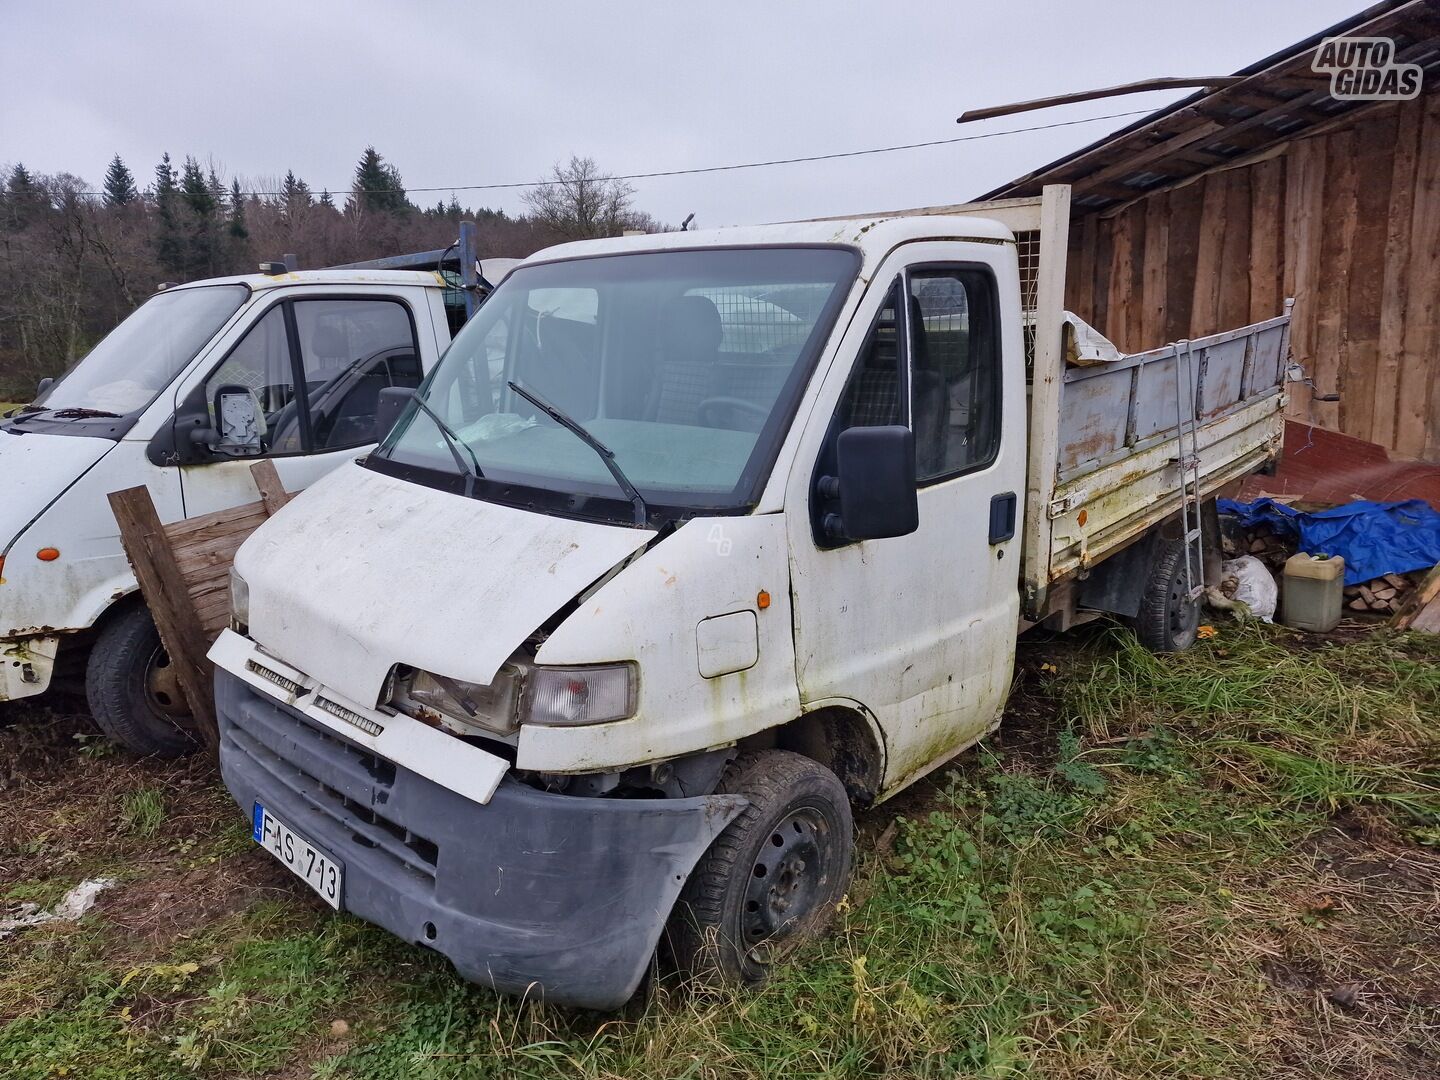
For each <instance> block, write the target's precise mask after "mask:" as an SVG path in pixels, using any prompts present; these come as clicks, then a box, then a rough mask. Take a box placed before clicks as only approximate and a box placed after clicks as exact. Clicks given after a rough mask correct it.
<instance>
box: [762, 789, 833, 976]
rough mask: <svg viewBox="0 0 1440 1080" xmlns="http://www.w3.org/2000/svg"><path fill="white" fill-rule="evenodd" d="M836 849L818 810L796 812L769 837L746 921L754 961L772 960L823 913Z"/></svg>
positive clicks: (770, 833) (777, 825)
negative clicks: (787, 941) (795, 934)
mask: <svg viewBox="0 0 1440 1080" xmlns="http://www.w3.org/2000/svg"><path fill="white" fill-rule="evenodd" d="M833 848H834V843H833V839H832V835H831V828H830V823H829V821H827V820H826V818H825V815H824V814H822V813H821V812H820V811H819V810H818V809H816V808H814V807H809V806H804V807H798V808H797V809H794V810H792V811H790V813H789V814H787V815H785V817H783V818H782V819H781V820H780V821H779V822H777V823H776V824H775V826H774V827H773V828H772V829H771V830H770V831H769V832H768V833H767V834H766V836H765V839H764V841H763V842H762V844H761V846H760V851H759V853H758V854H757V855H756V857H755V861H754V862H753V863H752V865H751V867H750V878H749V881H748V882H747V883H746V887H745V904H744V908H743V910H742V911H741V915H740V938H741V941H743V942H744V946H745V949H746V952H747V955H749V956H750V958H751V959H752V960H765V959H768V958H769V957H770V956H771V955H773V953H774V950H775V949H776V948H777V947H779V946H780V945H782V944H783V943H784V942H785V941H786V940H788V939H790V938H791V937H792V936H793V935H794V933H795V931H796V930H797V929H799V928H800V927H801V926H803V925H804V924H805V922H806V921H807V920H808V919H809V918H810V916H811V915H813V914H814V913H815V912H816V911H818V910H819V909H820V907H821V905H822V904H823V902H824V899H825V896H826V893H827V888H826V887H827V885H828V884H829V881H830V863H831V861H832V856H833Z"/></svg>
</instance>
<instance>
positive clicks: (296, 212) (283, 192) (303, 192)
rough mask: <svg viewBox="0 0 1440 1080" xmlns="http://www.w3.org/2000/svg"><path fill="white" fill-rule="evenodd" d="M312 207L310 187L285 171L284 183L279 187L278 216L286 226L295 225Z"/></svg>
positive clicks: (312, 200) (290, 172)
mask: <svg viewBox="0 0 1440 1080" xmlns="http://www.w3.org/2000/svg"><path fill="white" fill-rule="evenodd" d="M313 205H314V199H313V198H312V197H311V195H310V185H309V184H307V183H305V181H304V180H301V179H300V178H299V177H297V176H296V175H295V173H294V172H293V171H292V170H288V169H287V170H286V172H285V181H284V183H282V184H281V185H280V216H281V218H282V219H283V220H284V221H285V223H286V224H287V225H290V226H294V225H297V224H298V223H299V222H300V220H301V219H302V218H303V217H304V215H305V212H306V211H307V210H309V209H310V207H311V206H313Z"/></svg>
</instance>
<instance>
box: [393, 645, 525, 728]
mask: <svg viewBox="0 0 1440 1080" xmlns="http://www.w3.org/2000/svg"><path fill="white" fill-rule="evenodd" d="M520 678H521V671H520V668H519V667H518V666H516V665H515V664H510V663H507V664H505V665H504V666H502V667H501V668H500V670H499V671H498V672H496V673H495V678H494V679H493V680H492V681H491V682H490V683H488V684H484V683H472V682H465V681H464V680H462V679H448V678H446V677H445V676H443V675H435V674H432V673H431V672H428V671H417V672H415V674H414V675H413V676H411V677H410V678H409V679H406V680H400V681H399V682H398V684H397V687H396V690H395V693H394V696H393V697H392V698H391V699H390V703H391V704H392V705H394V706H395V707H396V708H397V709H399V710H400V711H401V712H403V713H405V714H406V715H407V716H413V717H415V718H416V719H417V720H426V719H432V718H427V716H426V713H425V710H427V709H428V710H432V711H433V712H436V713H441V714H443V715H444V716H446V717H448V718H450V719H451V720H454V721H456V722H457V723H458V724H459V725H460V727H461V728H462V729H466V728H469V727H471V726H475V727H481V728H484V729H485V730H487V731H493V732H494V733H495V734H497V735H508V734H510V733H511V732H512V731H514V730H515V726H516V723H517V720H516V716H515V714H516V711H517V709H518V704H517V702H516V698H517V697H518V696H519V693H520Z"/></svg>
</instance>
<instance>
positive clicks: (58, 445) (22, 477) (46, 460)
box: [0, 429, 115, 555]
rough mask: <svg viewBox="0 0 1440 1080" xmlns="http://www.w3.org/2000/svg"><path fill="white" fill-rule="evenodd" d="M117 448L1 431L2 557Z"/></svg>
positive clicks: (81, 439)
mask: <svg viewBox="0 0 1440 1080" xmlns="http://www.w3.org/2000/svg"><path fill="white" fill-rule="evenodd" d="M114 448H115V443H114V441H113V440H111V439H93V438H90V437H88V436H85V435H47V434H44V433H43V432H35V431H26V432H23V433H21V432H18V431H15V430H11V429H5V430H0V555H3V554H4V553H5V552H6V551H8V550H9V548H10V545H11V544H13V543H14V542H15V540H16V538H17V537H18V536H19V535H20V534H21V533H22V532H24V531H25V527H26V526H27V525H29V524H30V523H31V522H32V521H34V520H35V519H36V518H37V517H39V516H40V515H41V514H42V513H44V512H45V508H46V507H47V506H49V505H50V504H51V503H52V502H54V501H55V500H56V499H58V498H59V497H60V496H61V495H63V494H65V492H66V490H67V489H68V488H69V487H70V485H71V484H73V483H74V482H75V481H76V480H78V479H80V477H82V476H84V475H85V470H87V469H89V468H90V467H91V466H92V465H94V464H95V463H96V462H97V461H99V460H100V459H101V458H102V457H104V456H105V455H106V454H107V453H109V452H110V451H111V450H113V449H114Z"/></svg>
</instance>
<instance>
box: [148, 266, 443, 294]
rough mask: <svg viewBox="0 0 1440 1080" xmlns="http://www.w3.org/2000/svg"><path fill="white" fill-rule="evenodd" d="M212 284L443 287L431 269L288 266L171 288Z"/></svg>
mask: <svg viewBox="0 0 1440 1080" xmlns="http://www.w3.org/2000/svg"><path fill="white" fill-rule="evenodd" d="M211 285H245V286H248V287H249V288H250V289H251V290H253V291H256V292H259V291H260V290H262V289H276V288H279V287H281V286H286V285H390V286H395V285H418V286H420V287H422V288H431V289H443V288H445V287H446V283H445V279H444V278H443V277H441V276H440V275H439V274H437V273H435V272H434V271H433V270H291V271H288V272H286V273H284V274H237V275H235V276H233V277H217V278H206V279H205V280H203V281H191V282H187V283H185V284H184V285H172V286H170V289H200V288H206V287H208V286H211ZM170 289H167V290H166V291H167V292H168V291H170Z"/></svg>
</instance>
